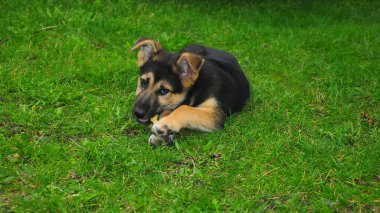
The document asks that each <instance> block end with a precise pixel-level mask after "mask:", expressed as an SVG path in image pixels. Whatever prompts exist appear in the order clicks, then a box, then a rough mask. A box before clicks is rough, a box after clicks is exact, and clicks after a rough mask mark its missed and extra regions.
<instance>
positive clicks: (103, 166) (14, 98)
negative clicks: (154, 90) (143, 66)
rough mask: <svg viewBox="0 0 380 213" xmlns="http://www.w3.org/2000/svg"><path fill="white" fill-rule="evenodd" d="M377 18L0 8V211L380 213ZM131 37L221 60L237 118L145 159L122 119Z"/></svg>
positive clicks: (306, 12)
mask: <svg viewBox="0 0 380 213" xmlns="http://www.w3.org/2000/svg"><path fill="white" fill-rule="evenodd" d="M379 8H380V4H379V2H378V1H353V0H352V1H341V2H338V1H337V2H334V1H327V2H323V1H312V2H310V1H305V2H304V1H294V2H291V1H290V2H287V3H282V2H277V1H236V2H231V1H209V2H207V1H193V2H192V3H186V2H185V1H170V0H168V1H124V2H117V1H104V2H103V1H92V2H88V1H63V2H62V1H54V0H51V1H11V0H6V1H1V2H0V26H1V31H0V158H1V161H0V184H1V185H0V208H1V211H2V212H9V211H15V212H25V211H26V212H41V211H48V212H56V211H58V212H66V211H67V212H72V211H101V212H102V211H116V212H118V211H165V212H166V211H169V212H170V211H176V212H177V211H183V210H185V211H190V212H192V211H200V212H203V211H259V212H260V211H311V212H315V211H316V212H325V211H379V210H380V207H379V206H380V186H379V183H380V166H379V165H380V164H379V162H380V125H379V124H380V63H379V61H380V60H379V59H380V58H379V56H380V37H379V32H380V24H379V23H380V9H379ZM141 36H149V37H152V38H155V39H157V40H159V41H160V42H161V44H162V45H163V46H164V47H165V48H166V49H168V50H171V51H177V50H179V49H180V48H181V47H183V46H184V45H186V44H189V43H193V42H196V43H201V44H204V45H207V46H211V47H215V48H219V49H223V50H227V51H229V52H231V53H233V54H234V55H235V56H236V57H237V58H238V59H239V61H240V63H241V65H242V68H243V70H244V71H245V73H246V75H247V76H248V78H249V80H250V82H251V92H252V95H251V98H250V101H249V103H248V104H247V107H246V108H245V109H244V111H243V112H242V113H240V114H237V115H234V116H232V117H230V118H229V119H228V120H227V123H226V125H225V129H223V130H221V131H217V132H213V133H200V132H194V131H183V132H181V133H180V134H178V135H177V137H176V138H175V142H176V145H175V146H173V147H160V148H157V149H153V148H151V147H150V146H149V145H148V144H147V140H148V137H149V132H150V131H149V127H144V126H141V125H139V124H137V123H136V122H135V121H134V120H133V118H132V115H131V113H130V112H131V105H132V103H133V100H134V90H135V87H136V77H137V67H136V53H132V52H130V51H129V48H130V47H131V46H132V44H133V43H134V41H135V40H136V39H137V38H139V37H141Z"/></svg>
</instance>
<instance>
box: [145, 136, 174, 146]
mask: <svg viewBox="0 0 380 213" xmlns="http://www.w3.org/2000/svg"><path fill="white" fill-rule="evenodd" d="M148 143H149V144H150V145H151V146H159V145H164V146H169V145H171V144H172V143H173V135H164V136H158V135H155V134H151V135H150V137H149V141H148Z"/></svg>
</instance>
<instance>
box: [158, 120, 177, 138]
mask: <svg viewBox="0 0 380 213" xmlns="http://www.w3.org/2000/svg"><path fill="white" fill-rule="evenodd" d="M168 121H169V120H167V119H165V118H163V119H162V120H159V121H158V122H157V123H155V124H154V125H153V126H152V133H153V134H155V135H157V136H168V135H172V134H173V133H175V132H178V128H177V127H176V126H177V125H175V124H174V123H172V122H168Z"/></svg>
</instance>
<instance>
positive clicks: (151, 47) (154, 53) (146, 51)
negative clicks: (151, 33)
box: [131, 38, 162, 67]
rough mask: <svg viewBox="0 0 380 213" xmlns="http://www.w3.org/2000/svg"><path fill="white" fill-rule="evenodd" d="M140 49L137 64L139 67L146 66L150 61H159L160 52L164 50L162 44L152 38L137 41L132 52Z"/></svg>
mask: <svg viewBox="0 0 380 213" xmlns="http://www.w3.org/2000/svg"><path fill="white" fill-rule="evenodd" d="M138 48H141V49H140V52H139V53H138V55H137V64H138V66H139V67H141V66H142V65H144V64H145V63H146V62H147V61H148V60H149V59H152V60H153V61H158V52H159V51H160V50H161V49H162V47H161V44H160V43H158V42H157V41H154V40H152V39H150V38H140V39H138V40H137V41H136V43H135V45H134V46H133V47H132V48H131V51H134V50H137V49H138Z"/></svg>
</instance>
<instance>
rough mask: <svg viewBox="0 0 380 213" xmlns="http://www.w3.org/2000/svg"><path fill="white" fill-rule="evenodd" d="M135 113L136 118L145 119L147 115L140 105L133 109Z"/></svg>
mask: <svg viewBox="0 0 380 213" xmlns="http://www.w3.org/2000/svg"><path fill="white" fill-rule="evenodd" d="M133 114H135V116H136V118H138V119H143V118H144V117H145V113H144V110H143V109H141V108H139V107H135V108H134V109H133Z"/></svg>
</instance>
